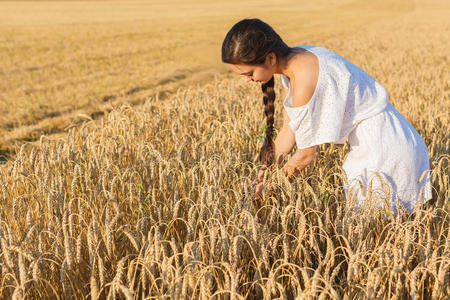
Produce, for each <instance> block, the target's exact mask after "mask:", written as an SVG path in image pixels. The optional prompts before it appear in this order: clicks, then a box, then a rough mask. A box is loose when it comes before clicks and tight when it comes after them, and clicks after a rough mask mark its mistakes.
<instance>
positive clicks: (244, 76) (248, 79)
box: [242, 75, 253, 82]
mask: <svg viewBox="0 0 450 300" xmlns="http://www.w3.org/2000/svg"><path fill="white" fill-rule="evenodd" d="M242 79H243V80H244V81H245V82H249V81H253V78H252V77H251V76H248V75H243V77H242Z"/></svg>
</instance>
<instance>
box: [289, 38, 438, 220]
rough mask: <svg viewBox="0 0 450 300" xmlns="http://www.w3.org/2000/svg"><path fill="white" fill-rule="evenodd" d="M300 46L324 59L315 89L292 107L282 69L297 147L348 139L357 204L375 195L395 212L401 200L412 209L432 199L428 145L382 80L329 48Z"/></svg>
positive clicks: (350, 191) (349, 190)
mask: <svg viewBox="0 0 450 300" xmlns="http://www.w3.org/2000/svg"><path fill="white" fill-rule="evenodd" d="M297 47H300V48H303V49H305V50H307V51H309V52H311V53H312V54H314V55H316V57H317V58H318V61H319V78H318V82H317V86H316V89H315V91H314V94H313V96H312V98H311V99H310V101H309V102H308V103H307V104H305V105H303V106H299V107H293V105H292V93H291V89H290V84H289V79H288V78H287V77H286V76H285V75H281V81H282V84H283V85H284V86H285V87H286V88H287V89H289V93H288V95H287V96H286V98H285V99H284V102H283V106H284V108H285V109H286V112H287V114H288V116H289V118H290V122H289V127H290V128H291V129H292V131H293V132H294V134H295V141H296V144H297V148H298V149H304V148H308V147H311V146H315V145H320V144H323V143H337V144H343V143H344V142H345V141H346V140H348V141H349V144H350V152H349V153H348V156H347V158H346V160H345V163H344V165H343V166H342V168H343V169H344V171H345V173H346V175H347V182H345V184H344V189H345V193H346V197H347V200H353V201H354V202H353V201H352V202H351V203H354V205H355V207H356V209H359V208H360V207H361V206H362V205H365V204H367V203H368V202H365V200H366V199H367V200H369V199H372V200H375V204H376V205H377V206H383V203H387V204H388V205H389V206H390V208H391V210H392V211H393V212H394V213H395V212H396V211H397V209H398V208H399V206H398V205H399V204H400V203H401V204H402V205H403V206H404V207H405V208H406V209H407V210H408V211H409V212H412V211H413V210H414V207H415V206H416V204H417V203H418V202H419V201H420V202H421V203H424V202H426V201H427V200H429V199H431V183H430V176H429V169H430V162H429V157H428V150H427V147H426V145H425V143H424V141H423V140H422V138H421V137H420V135H419V134H418V133H417V131H416V130H415V129H414V128H413V126H412V125H411V124H410V123H409V122H408V121H407V120H406V119H405V118H404V117H403V116H402V115H401V114H400V113H399V112H398V111H397V110H396V109H395V108H394V107H393V106H392V104H391V103H390V102H389V98H388V93H387V92H386V90H385V89H384V88H383V86H381V84H380V83H378V82H377V81H376V80H375V79H374V78H372V77H371V76H370V75H369V74H367V73H366V72H365V71H364V70H362V69H361V68H359V67H358V66H356V65H354V64H352V63H351V62H349V61H348V60H346V59H345V58H344V57H342V56H340V55H338V54H336V53H335V52H333V51H331V50H329V49H326V48H323V47H318V46H312V45H300V46H297ZM383 198H384V200H383ZM349 203H350V202H349ZM372 203H373V202H372Z"/></svg>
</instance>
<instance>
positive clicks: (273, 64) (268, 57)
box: [266, 52, 277, 67]
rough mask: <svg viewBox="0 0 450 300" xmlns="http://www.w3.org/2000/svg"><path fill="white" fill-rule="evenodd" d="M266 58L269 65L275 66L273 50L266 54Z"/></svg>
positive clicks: (275, 60)
mask: <svg viewBox="0 0 450 300" xmlns="http://www.w3.org/2000/svg"><path fill="white" fill-rule="evenodd" d="M266 59H267V60H268V63H269V66H272V67H273V66H275V65H276V63H277V56H276V55H275V53H274V52H270V53H269V54H267V56H266Z"/></svg>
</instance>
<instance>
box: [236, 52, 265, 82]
mask: <svg viewBox="0 0 450 300" xmlns="http://www.w3.org/2000/svg"><path fill="white" fill-rule="evenodd" d="M230 67H231V69H232V70H233V71H234V72H236V73H238V74H239V75H241V76H242V79H243V80H245V81H247V82H248V81H255V82H259V83H266V82H267V81H269V80H270V78H272V76H273V74H274V67H273V65H272V63H271V62H270V58H269V56H267V57H266V61H265V62H264V63H263V64H261V65H247V64H230Z"/></svg>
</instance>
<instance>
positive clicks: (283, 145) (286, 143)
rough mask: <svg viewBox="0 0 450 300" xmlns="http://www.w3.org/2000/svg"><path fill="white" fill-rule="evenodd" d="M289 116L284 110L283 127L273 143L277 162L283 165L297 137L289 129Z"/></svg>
mask: <svg viewBox="0 0 450 300" xmlns="http://www.w3.org/2000/svg"><path fill="white" fill-rule="evenodd" d="M289 121H290V119H289V116H288V114H287V112H286V110H285V109H284V110H283V127H282V128H281V129H280V131H279V132H278V135H277V137H276V138H275V140H274V141H273V143H274V144H275V162H276V163H277V164H278V165H281V164H282V163H283V161H284V157H285V156H286V155H288V154H289V153H291V151H292V149H293V148H294V145H295V135H294V132H293V131H292V129H291V128H290V127H289V125H288V124H289Z"/></svg>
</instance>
